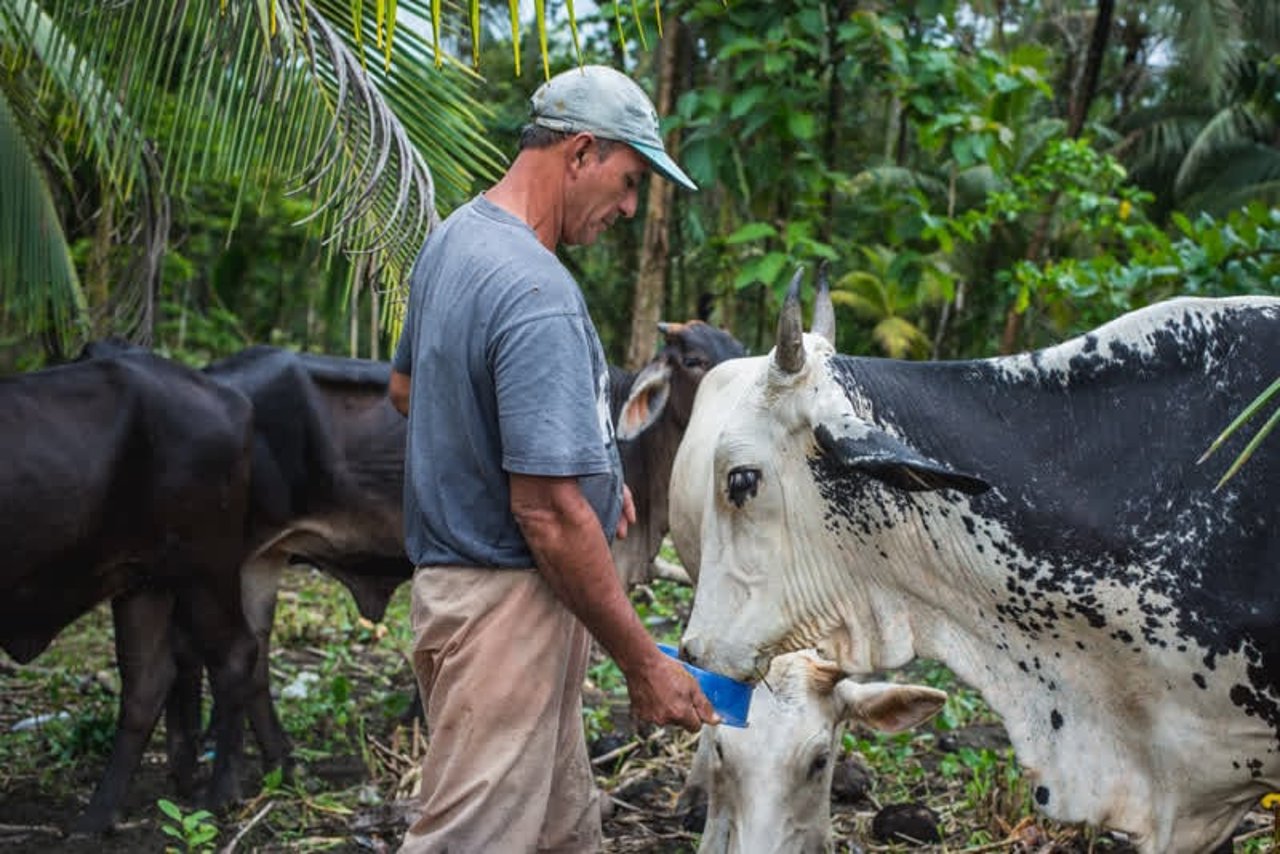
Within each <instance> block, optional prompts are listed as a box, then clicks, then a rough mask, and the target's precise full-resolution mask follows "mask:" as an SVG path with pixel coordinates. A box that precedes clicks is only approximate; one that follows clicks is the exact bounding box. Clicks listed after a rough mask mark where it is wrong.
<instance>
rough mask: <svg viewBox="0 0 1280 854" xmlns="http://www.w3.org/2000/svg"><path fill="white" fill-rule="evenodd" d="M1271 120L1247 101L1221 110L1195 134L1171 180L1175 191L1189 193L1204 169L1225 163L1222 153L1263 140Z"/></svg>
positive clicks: (1177, 193) (1199, 179) (1179, 194)
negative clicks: (1173, 178)
mask: <svg viewBox="0 0 1280 854" xmlns="http://www.w3.org/2000/svg"><path fill="white" fill-rule="evenodd" d="M1271 125H1272V123H1271V122H1270V121H1268V120H1267V118H1266V117H1265V116H1262V115H1260V114H1259V112H1258V111H1257V110H1256V109H1254V108H1253V107H1252V106H1251V105H1249V104H1237V105H1234V106H1232V107H1229V108H1228V109H1225V110H1221V111H1219V112H1218V114H1217V115H1215V116H1214V117H1213V118H1212V119H1210V121H1209V123H1208V124H1206V125H1205V126H1204V127H1203V128H1202V129H1201V131H1200V133H1198V134H1197V135H1196V138H1195V140H1194V141H1193V142H1192V143H1191V147H1190V148H1188V149H1187V153H1186V155H1185V156H1184V157H1183V159H1182V164H1181V166H1179V168H1178V173H1177V177H1176V178H1175V180H1174V193H1175V194H1176V195H1178V196H1184V195H1186V194H1188V193H1189V192H1190V191H1191V190H1192V188H1193V187H1195V186H1196V185H1197V184H1198V183H1199V182H1201V181H1203V180H1204V177H1203V176H1204V174H1205V172H1206V169H1208V168H1211V167H1212V166H1214V165H1215V164H1220V163H1223V162H1224V159H1223V158H1224V154H1226V153H1227V152H1229V151H1232V150H1234V149H1236V148H1238V147H1240V146H1242V145H1248V144H1249V143H1251V142H1253V141H1254V140H1258V139H1262V138H1264V137H1265V136H1266V135H1267V134H1268V131H1269V130H1271V129H1272V128H1271Z"/></svg>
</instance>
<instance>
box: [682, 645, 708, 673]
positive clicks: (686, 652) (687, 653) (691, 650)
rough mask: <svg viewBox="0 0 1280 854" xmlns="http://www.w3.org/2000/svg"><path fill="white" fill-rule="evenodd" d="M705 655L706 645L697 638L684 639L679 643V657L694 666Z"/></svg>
mask: <svg viewBox="0 0 1280 854" xmlns="http://www.w3.org/2000/svg"><path fill="white" fill-rule="evenodd" d="M705 653H706V645H705V644H703V642H702V641H701V640H699V639H698V638H684V639H683V640H681V642H680V657H681V658H682V659H684V660H685V661H687V662H689V663H690V664H692V665H694V666H697V664H698V660H699V659H700V658H702V656H703V655H704V654H705Z"/></svg>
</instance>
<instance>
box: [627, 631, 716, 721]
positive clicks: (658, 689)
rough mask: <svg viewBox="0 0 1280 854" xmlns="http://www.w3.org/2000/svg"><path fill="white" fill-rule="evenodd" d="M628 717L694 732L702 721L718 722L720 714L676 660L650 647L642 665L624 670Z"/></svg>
mask: <svg viewBox="0 0 1280 854" xmlns="http://www.w3.org/2000/svg"><path fill="white" fill-rule="evenodd" d="M626 677H627V695H628V696H629V697H630V698H631V716H632V718H634V719H636V720H639V721H645V722H647V723H652V724H657V725H658V726H664V725H666V724H676V725H677V726H681V727H683V728H684V729H687V730H688V731H689V732H697V731H698V730H699V729H701V728H702V725H703V724H718V723H720V720H721V719H720V716H719V715H717V714H716V711H715V709H714V708H712V706H711V701H710V700H708V699H707V698H706V696H705V695H704V694H703V693H702V689H701V688H699V687H698V683H697V681H696V680H695V679H694V678H693V677H692V676H690V675H689V672H688V671H687V670H685V669H684V667H683V665H681V664H680V662H678V661H676V660H675V659H673V658H669V657H668V656H666V655H664V654H663V653H662V652H661V651H659V650H658V648H657V647H656V646H655V647H654V655H653V656H652V657H647V661H646V664H645V666H644V667H642V668H638V669H636V670H634V671H632V672H630V673H627V674H626Z"/></svg>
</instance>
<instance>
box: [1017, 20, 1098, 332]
mask: <svg viewBox="0 0 1280 854" xmlns="http://www.w3.org/2000/svg"><path fill="white" fill-rule="evenodd" d="M1114 12H1115V0H1098V14H1097V16H1096V17H1095V18H1094V21H1093V34H1092V35H1091V36H1090V38H1089V50H1088V53H1087V54H1086V55H1085V65H1084V72H1083V73H1082V74H1081V75H1080V86H1079V88H1078V89H1077V90H1076V91H1075V92H1074V93H1073V95H1072V98H1071V101H1070V104H1071V114H1070V115H1069V116H1068V117H1067V135H1068V136H1070V137H1071V138H1072V139H1076V138H1078V137H1079V136H1080V133H1081V132H1082V131H1083V130H1084V120H1085V117H1086V116H1087V115H1088V114H1089V105H1090V104H1091V103H1093V98H1094V95H1095V94H1096V93H1097V88H1098V78H1099V76H1100V74H1101V71H1102V58H1103V54H1104V53H1105V52H1106V49H1107V39H1108V37H1109V36H1110V34H1111V19H1112V16H1113V14H1114ZM1058 196H1059V194H1058V193H1057V192H1054V193H1052V194H1051V195H1050V196H1049V200H1048V202H1047V203H1046V204H1045V209H1044V211H1043V212H1042V213H1041V214H1040V221H1039V222H1038V223H1037V225H1036V230H1035V232H1034V233H1032V235H1031V242H1030V243H1028V244H1027V253H1026V256H1025V257H1026V259H1027V260H1028V261H1031V262H1032V263H1039V261H1040V259H1041V256H1042V255H1043V254H1044V248H1045V245H1046V244H1047V243H1048V242H1049V228H1050V226H1051V225H1052V223H1053V211H1054V209H1055V208H1056V207H1057V206H1058ZM1022 320H1023V313H1022V312H1019V311H1017V310H1016V304H1015V305H1010V306H1009V308H1008V310H1007V311H1006V312H1005V316H1004V334H1003V335H1001V337H1000V352H1001V353H1012V352H1014V351H1016V350H1017V349H1018V347H1019V343H1020V339H1021V337H1022Z"/></svg>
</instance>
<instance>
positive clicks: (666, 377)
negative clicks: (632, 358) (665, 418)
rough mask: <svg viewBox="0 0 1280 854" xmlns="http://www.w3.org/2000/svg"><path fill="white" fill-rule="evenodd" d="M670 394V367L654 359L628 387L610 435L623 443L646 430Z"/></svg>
mask: <svg viewBox="0 0 1280 854" xmlns="http://www.w3.org/2000/svg"><path fill="white" fill-rule="evenodd" d="M670 392H671V366H670V365H668V364H667V362H666V360H665V359H657V360H655V361H652V362H650V363H649V364H647V365H645V366H644V369H643V370H641V371H640V373H639V374H637V375H636V379H635V382H633V383H632V384H631V393H630V394H629V395H627V400H626V402H625V403H623V404H622V412H620V413H619V414H618V423H617V425H616V426H615V428H614V433H615V434H616V435H617V437H618V439H619V440H621V441H624V442H625V441H627V440H629V439H634V438H635V437H637V436H639V435H640V434H641V433H643V432H644V431H645V430H648V429H649V428H650V427H652V426H653V425H654V423H655V422H656V421H657V420H658V417H659V416H661V415H662V410H663V409H665V408H666V405H667V398H668V397H670Z"/></svg>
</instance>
